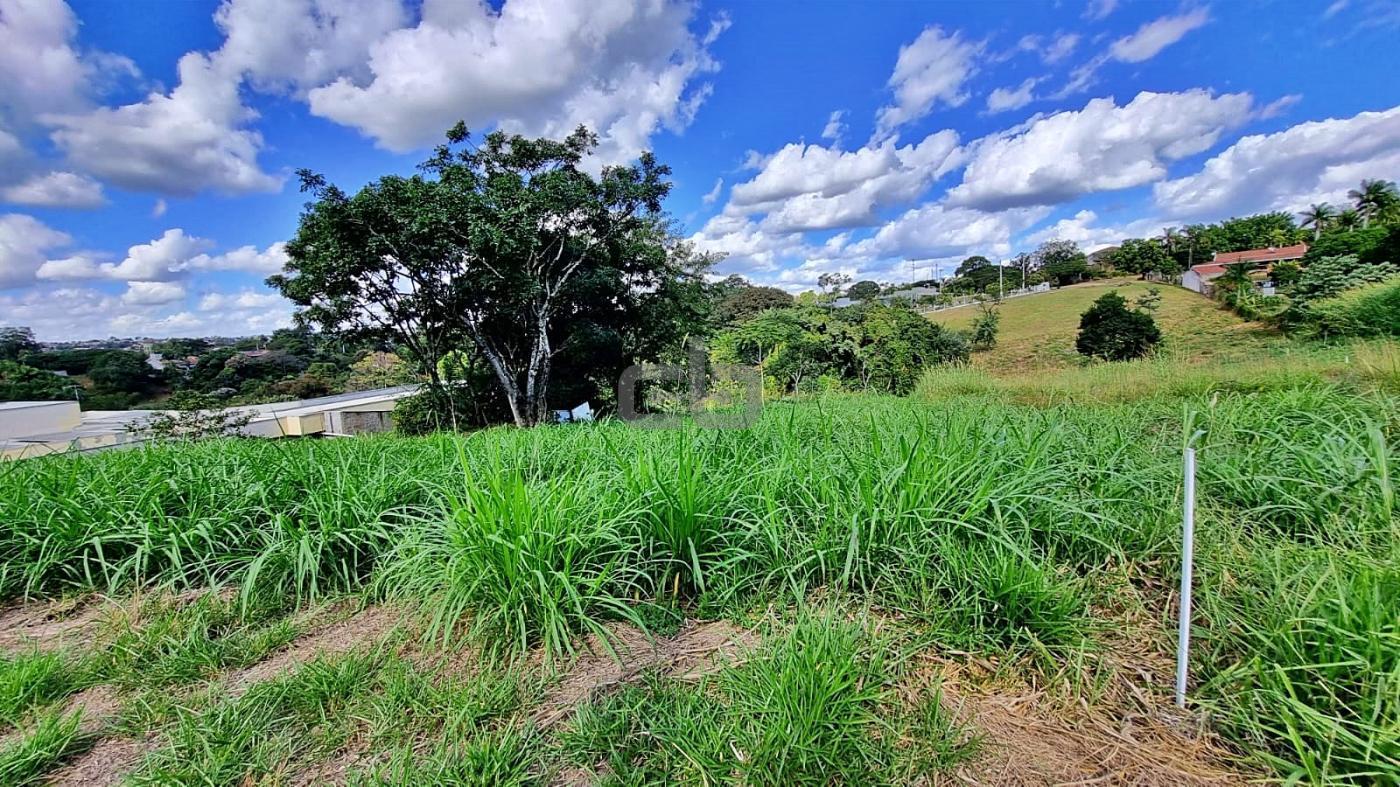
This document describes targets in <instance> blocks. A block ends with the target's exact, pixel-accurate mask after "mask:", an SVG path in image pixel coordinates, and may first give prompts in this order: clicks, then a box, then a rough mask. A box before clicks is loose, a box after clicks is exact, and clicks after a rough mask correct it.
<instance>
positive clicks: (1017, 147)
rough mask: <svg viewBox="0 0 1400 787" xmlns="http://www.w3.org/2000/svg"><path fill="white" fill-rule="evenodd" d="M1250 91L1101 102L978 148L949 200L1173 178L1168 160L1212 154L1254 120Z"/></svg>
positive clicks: (1041, 197) (1005, 202)
mask: <svg viewBox="0 0 1400 787" xmlns="http://www.w3.org/2000/svg"><path fill="white" fill-rule="evenodd" d="M1252 103H1253V100H1252V99H1251V97H1250V96H1249V95H1248V94H1246V93H1230V94H1225V95H1221V96H1215V95H1212V94H1211V93H1209V92H1207V91H1204V90H1191V91H1186V92H1184V93H1148V92H1143V93H1139V94H1138V95H1137V97H1136V98H1134V99H1133V100H1132V101H1131V102H1129V103H1128V104H1125V105H1123V106H1121V107H1120V106H1117V105H1116V104H1115V103H1114V102H1113V99H1110V98H1099V99H1094V100H1092V101H1090V102H1088V104H1086V105H1085V106H1084V109H1082V110H1077V111H1067V112H1059V113H1056V114H1053V115H1047V116H1043V117H1037V118H1034V119H1032V120H1031V121H1029V122H1028V123H1025V124H1023V125H1021V126H1018V127H1016V128H1013V129H1011V130H1009V131H1006V132H1002V133H999V134H993V135H991V136H988V137H984V138H982V139H980V140H978V141H977V142H975V143H973V144H972V145H971V160H970V162H969V163H968V165H967V168H966V170H965V171H964V173H963V181H962V183H961V184H959V185H958V186H957V187H955V188H953V189H952V190H951V191H950V192H949V202H950V203H952V204H955V205H966V206H972V207H978V208H983V209H1000V208H1007V207H1016V206H1023V205H1053V204H1057V203H1060V202H1064V201H1066V200H1069V199H1073V198H1074V197H1078V196H1081V195H1083V194H1088V193H1091V192H1096V191H1110V190H1115V189H1125V188H1130V187H1132V186H1140V185H1143V184H1145V183H1151V182H1153V181H1156V180H1161V179H1162V178H1164V177H1166V175H1167V169H1166V165H1167V162H1169V161H1172V160H1175V159H1180V158H1183V157H1185V156H1190V155H1193V154H1196V153H1200V152H1202V151H1204V150H1207V149H1209V148H1210V147H1211V146H1212V145H1214V144H1215V142H1216V141H1217V140H1218V139H1219V138H1220V135H1221V134H1222V133H1223V132H1224V131H1225V130H1226V129H1229V128H1233V127H1235V126H1238V125H1240V124H1242V123H1244V122H1245V121H1246V120H1247V119H1248V118H1249V117H1250V108H1251V106H1252Z"/></svg>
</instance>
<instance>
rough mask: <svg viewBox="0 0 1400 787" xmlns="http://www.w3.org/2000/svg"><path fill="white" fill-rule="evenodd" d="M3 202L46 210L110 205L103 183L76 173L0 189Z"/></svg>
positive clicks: (37, 177) (35, 178) (33, 179)
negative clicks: (105, 195)
mask: <svg viewBox="0 0 1400 787" xmlns="http://www.w3.org/2000/svg"><path fill="white" fill-rule="evenodd" d="M0 201H4V202H13V203H15V204H17V205H34V206H39V207H46V208H96V207H100V206H102V205H105V204H106V203H107V200H106V198H105V197H103V196H102V184H100V183H98V182H97V181H95V180H93V179H92V178H89V177H87V176H85V175H78V174H76V173H73V172H50V173H47V174H44V175H35V176H33V177H31V178H29V179H28V180H25V181H23V182H21V183H16V184H15V185H13V186H5V187H3V188H0Z"/></svg>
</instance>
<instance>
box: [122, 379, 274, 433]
mask: <svg viewBox="0 0 1400 787" xmlns="http://www.w3.org/2000/svg"><path fill="white" fill-rule="evenodd" d="M165 407H166V409H165V410H162V411H160V412H157V413H154V414H152V415H151V416H150V417H148V418H146V419H145V420H142V421H133V422H132V423H131V424H129V425H128V426H127V430H128V431H130V432H131V433H132V434H135V435H139V436H141V437H144V438H148V439H151V440H158V441H168V440H186V441H193V440H209V439H213V438H217V437H232V436H236V435H241V434H243V429H244V427H246V426H248V424H249V423H251V422H252V420H253V414H252V413H251V412H242V411H239V410H233V409H229V408H226V407H223V406H222V405H221V404H220V402H219V401H218V400H216V399H214V398H213V397H211V396H207V395H205V394H200V393H195V392H193V391H177V392H175V394H173V395H172V396H171V397H170V399H169V400H167V401H166V402H165Z"/></svg>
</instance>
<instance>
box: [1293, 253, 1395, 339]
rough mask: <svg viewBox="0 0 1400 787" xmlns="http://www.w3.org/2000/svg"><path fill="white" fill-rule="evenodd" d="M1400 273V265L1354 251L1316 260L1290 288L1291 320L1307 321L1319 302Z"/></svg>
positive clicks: (1297, 321)
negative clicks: (1368, 259) (1362, 256)
mask: <svg viewBox="0 0 1400 787" xmlns="http://www.w3.org/2000/svg"><path fill="white" fill-rule="evenodd" d="M1397 272H1400V267H1397V266H1396V265H1395V264H1392V263H1388V262H1387V263H1366V262H1363V261H1362V260H1360V259H1359V258H1358V257H1357V256H1356V255H1352V254H1348V255H1345V256H1341V257H1323V258H1321V259H1317V260H1314V261H1313V262H1312V263H1311V264H1310V265H1308V266H1307V267H1306V268H1304V269H1303V273H1302V275H1301V276H1300V277H1299V278H1298V282H1297V283H1296V284H1294V285H1293V287H1292V288H1291V289H1290V290H1289V291H1288V295H1289V297H1290V298H1292V300H1293V314H1292V315H1290V317H1289V322H1292V323H1300V322H1306V321H1307V318H1306V311H1307V309H1308V308H1309V307H1310V306H1311V304H1313V303H1314V302H1316V301H1320V300H1323V299H1326V298H1333V297H1336V296H1337V295H1339V294H1341V293H1342V292H1343V291H1345V290H1349V289H1351V288H1353V287H1359V286H1361V285H1363V284H1367V283H1374V282H1381V281H1385V280H1386V279H1387V278H1389V277H1391V276H1394V275H1395V274H1396V273H1397Z"/></svg>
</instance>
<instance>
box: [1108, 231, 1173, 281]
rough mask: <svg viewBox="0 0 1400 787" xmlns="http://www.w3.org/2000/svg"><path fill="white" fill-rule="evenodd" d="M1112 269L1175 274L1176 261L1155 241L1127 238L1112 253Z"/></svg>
mask: <svg viewBox="0 0 1400 787" xmlns="http://www.w3.org/2000/svg"><path fill="white" fill-rule="evenodd" d="M1112 260H1113V267H1114V268H1116V269H1118V270H1120V271H1124V272H1126V273H1136V274H1139V275H1146V274H1148V273H1175V272H1177V271H1178V270H1180V269H1179V268H1178V267H1177V263H1176V260H1174V259H1172V257H1171V255H1169V254H1167V250H1166V249H1165V248H1164V247H1163V246H1162V244H1161V243H1158V242H1157V241H1156V240H1143V239H1140V238H1129V239H1127V240H1125V241H1123V243H1122V245H1120V246H1119V247H1118V250H1117V251H1115V252H1113V257H1112Z"/></svg>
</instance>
